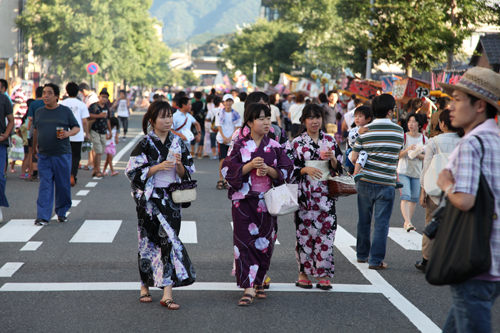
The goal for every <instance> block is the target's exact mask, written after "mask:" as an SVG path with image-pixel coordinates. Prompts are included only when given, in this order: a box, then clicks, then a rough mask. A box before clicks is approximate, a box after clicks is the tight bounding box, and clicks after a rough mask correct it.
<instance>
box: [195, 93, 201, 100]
mask: <svg viewBox="0 0 500 333" xmlns="http://www.w3.org/2000/svg"><path fill="white" fill-rule="evenodd" d="M194 98H196V99H201V91H196V92H195V93H194Z"/></svg>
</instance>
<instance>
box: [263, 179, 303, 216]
mask: <svg viewBox="0 0 500 333" xmlns="http://www.w3.org/2000/svg"><path fill="white" fill-rule="evenodd" d="M298 193H299V185H297V184H287V183H285V184H283V185H280V186H278V187H273V188H271V189H270V190H269V191H267V192H266V193H264V200H265V201H266V206H267V211H268V212H269V214H271V215H272V216H282V215H287V214H290V213H293V212H295V211H296V210H298V209H299V199H298Z"/></svg>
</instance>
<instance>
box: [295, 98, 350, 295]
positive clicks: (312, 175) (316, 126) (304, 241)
mask: <svg viewBox="0 0 500 333" xmlns="http://www.w3.org/2000/svg"><path fill="white" fill-rule="evenodd" d="M323 119H324V111H323V109H322V108H321V107H320V106H319V105H316V104H313V103H311V104H308V105H306V106H305V107H304V110H303V111H302V116H301V118H300V121H301V123H302V127H303V128H304V127H305V129H303V130H302V132H301V133H300V134H299V135H298V136H297V137H296V138H295V139H294V140H293V142H292V147H293V151H294V152H293V154H294V165H295V170H294V176H295V179H296V181H297V182H298V184H299V210H298V211H296V212H295V227H296V237H297V242H296V248H295V253H296V256H297V263H298V265H299V279H298V281H297V282H296V283H295V285H296V286H297V287H300V288H305V289H310V288H312V287H313V285H312V283H311V281H310V280H309V278H308V275H312V276H314V277H315V278H316V279H317V280H318V281H319V282H318V283H317V284H316V287H317V288H319V289H323V290H328V289H331V288H332V285H331V283H330V281H329V280H328V278H333V274H334V268H335V265H334V261H333V242H334V241H335V233H336V230H337V215H336V213H335V199H333V198H330V197H328V182H327V180H326V178H327V176H328V174H331V175H334V174H335V173H336V172H337V173H341V170H342V168H341V161H342V152H341V150H340V148H339V146H338V145H337V142H336V141H335V139H334V138H333V137H332V136H330V135H328V134H326V133H325V132H323V131H322V130H321V127H322V124H323Z"/></svg>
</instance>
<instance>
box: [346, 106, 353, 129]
mask: <svg viewBox="0 0 500 333" xmlns="http://www.w3.org/2000/svg"><path fill="white" fill-rule="evenodd" d="M344 120H345V123H346V125H347V130H348V131H350V130H351V126H352V123H354V110H352V111H349V112H347V113H346V114H345V115H344Z"/></svg>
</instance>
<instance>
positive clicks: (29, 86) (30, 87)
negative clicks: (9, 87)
mask: <svg viewBox="0 0 500 333" xmlns="http://www.w3.org/2000/svg"><path fill="white" fill-rule="evenodd" d="M34 86H35V83H34V82H33V80H22V81H21V87H23V90H24V92H25V93H26V97H27V98H35V95H34V92H35V91H34V90H35V89H34Z"/></svg>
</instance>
